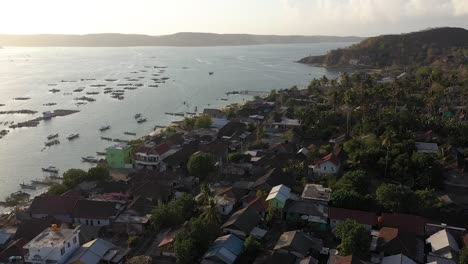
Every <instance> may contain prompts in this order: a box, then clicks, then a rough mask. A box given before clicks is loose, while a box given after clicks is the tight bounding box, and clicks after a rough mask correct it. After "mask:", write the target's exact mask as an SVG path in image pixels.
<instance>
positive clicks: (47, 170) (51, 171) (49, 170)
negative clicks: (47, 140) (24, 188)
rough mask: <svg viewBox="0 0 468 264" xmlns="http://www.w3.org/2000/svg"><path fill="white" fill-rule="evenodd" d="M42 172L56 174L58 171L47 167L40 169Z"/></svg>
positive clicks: (52, 167)
mask: <svg viewBox="0 0 468 264" xmlns="http://www.w3.org/2000/svg"><path fill="white" fill-rule="evenodd" d="M42 171H43V172H50V173H58V172H59V170H58V169H57V168H56V167H54V166H49V167H47V168H42Z"/></svg>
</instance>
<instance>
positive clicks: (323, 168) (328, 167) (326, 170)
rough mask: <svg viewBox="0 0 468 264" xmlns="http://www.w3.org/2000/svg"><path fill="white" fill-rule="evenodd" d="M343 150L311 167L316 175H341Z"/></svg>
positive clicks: (323, 158)
mask: <svg viewBox="0 0 468 264" xmlns="http://www.w3.org/2000/svg"><path fill="white" fill-rule="evenodd" d="M340 153H341V148H337V149H335V150H334V151H333V152H332V153H330V154H328V155H326V156H324V157H322V158H321V159H319V160H317V161H315V162H314V163H313V164H312V165H309V169H311V170H312V172H313V173H314V174H339V173H340V172H341V158H340V156H341V154H340Z"/></svg>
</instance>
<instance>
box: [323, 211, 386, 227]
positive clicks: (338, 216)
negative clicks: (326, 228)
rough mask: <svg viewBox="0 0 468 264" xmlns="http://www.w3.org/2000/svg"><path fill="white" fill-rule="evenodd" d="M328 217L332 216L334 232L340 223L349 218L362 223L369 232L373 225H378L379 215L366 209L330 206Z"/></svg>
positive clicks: (331, 221) (331, 222) (331, 223)
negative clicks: (357, 209) (358, 209)
mask: <svg viewBox="0 0 468 264" xmlns="http://www.w3.org/2000/svg"><path fill="white" fill-rule="evenodd" d="M328 217H329V218H330V226H331V228H332V230H333V232H334V231H335V230H336V228H337V226H338V225H339V224H341V223H343V222H345V221H346V220H348V219H349V220H354V221H356V222H358V223H360V224H362V225H363V226H364V227H365V228H366V229H367V230H368V231H369V232H370V231H371V230H372V227H373V226H375V225H377V215H376V214H375V213H369V212H364V211H356V210H349V209H343V208H334V207H330V210H329V213H328Z"/></svg>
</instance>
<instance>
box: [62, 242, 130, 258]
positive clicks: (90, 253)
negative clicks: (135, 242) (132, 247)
mask: <svg viewBox="0 0 468 264" xmlns="http://www.w3.org/2000/svg"><path fill="white" fill-rule="evenodd" d="M126 255H127V251H126V250H124V249H123V248H120V247H117V246H116V245H114V244H112V243H110V242H108V241H106V240H104V239H100V238H98V239H94V240H92V241H90V242H88V243H85V244H83V245H82V246H80V247H79V248H77V249H76V250H75V252H74V253H73V254H72V255H71V256H70V258H69V259H68V261H67V262H66V263H67V264H101V263H102V264H104V263H105V264H121V263H124V261H125V256H126Z"/></svg>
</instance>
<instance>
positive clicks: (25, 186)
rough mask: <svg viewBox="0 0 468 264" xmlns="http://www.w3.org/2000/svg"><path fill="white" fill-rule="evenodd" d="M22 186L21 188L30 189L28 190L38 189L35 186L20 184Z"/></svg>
mask: <svg viewBox="0 0 468 264" xmlns="http://www.w3.org/2000/svg"><path fill="white" fill-rule="evenodd" d="M20 186H21V188H23V189H28V190H36V189H37V187H36V186H34V185H29V184H25V183H24V182H23V183H20Z"/></svg>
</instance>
